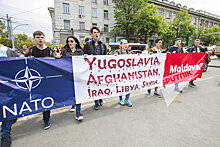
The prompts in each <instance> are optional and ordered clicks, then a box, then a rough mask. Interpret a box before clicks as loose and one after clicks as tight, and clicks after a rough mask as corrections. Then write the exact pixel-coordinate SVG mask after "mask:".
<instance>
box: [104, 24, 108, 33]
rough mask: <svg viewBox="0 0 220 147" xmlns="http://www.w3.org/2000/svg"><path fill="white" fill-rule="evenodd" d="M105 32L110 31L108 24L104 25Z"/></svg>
mask: <svg viewBox="0 0 220 147" xmlns="http://www.w3.org/2000/svg"><path fill="white" fill-rule="evenodd" d="M104 32H109V29H108V25H106V24H105V25H104Z"/></svg>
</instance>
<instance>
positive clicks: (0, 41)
mask: <svg viewBox="0 0 220 147" xmlns="http://www.w3.org/2000/svg"><path fill="white" fill-rule="evenodd" d="M0 44H5V45H7V46H8V47H10V48H12V41H11V39H8V38H0Z"/></svg>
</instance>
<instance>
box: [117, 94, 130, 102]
mask: <svg viewBox="0 0 220 147" xmlns="http://www.w3.org/2000/svg"><path fill="white" fill-rule="evenodd" d="M129 97H130V93H129V94H126V96H125V100H126V101H127V100H129ZM119 99H120V100H121V99H122V96H119Z"/></svg>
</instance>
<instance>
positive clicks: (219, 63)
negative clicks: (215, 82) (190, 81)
mask: <svg viewBox="0 0 220 147" xmlns="http://www.w3.org/2000/svg"><path fill="white" fill-rule="evenodd" d="M216 58H217V56H211V62H209V67H219V68H220V60H213V59H216Z"/></svg>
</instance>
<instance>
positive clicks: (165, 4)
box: [149, 0, 220, 30]
mask: <svg viewBox="0 0 220 147" xmlns="http://www.w3.org/2000/svg"><path fill="white" fill-rule="evenodd" d="M149 3H153V4H154V5H156V6H157V11H158V14H159V15H163V16H164V17H165V19H166V20H165V21H166V22H167V24H168V23H170V22H171V21H173V19H175V17H176V14H177V13H178V12H179V10H180V7H184V8H185V9H188V13H189V15H190V16H191V24H193V25H195V26H196V27H197V28H198V27H201V28H202V29H203V30H204V29H205V28H210V27H212V26H213V25H215V24H216V25H218V26H220V16H218V15H214V14H211V13H209V12H206V11H203V10H194V9H193V8H187V6H182V5H181V4H179V3H177V4H175V2H174V1H170V2H169V1H168V0H162V1H160V0H150V1H149Z"/></svg>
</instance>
